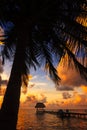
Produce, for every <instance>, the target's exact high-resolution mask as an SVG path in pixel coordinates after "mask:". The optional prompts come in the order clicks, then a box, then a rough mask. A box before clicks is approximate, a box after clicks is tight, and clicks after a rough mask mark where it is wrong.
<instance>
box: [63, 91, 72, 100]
mask: <svg viewBox="0 0 87 130" xmlns="http://www.w3.org/2000/svg"><path fill="white" fill-rule="evenodd" d="M62 96H63V99H69V98H71V97H72V95H71V94H70V93H69V92H63V93H62Z"/></svg>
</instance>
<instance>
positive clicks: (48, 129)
mask: <svg viewBox="0 0 87 130" xmlns="http://www.w3.org/2000/svg"><path fill="white" fill-rule="evenodd" d="M17 130H87V119H78V118H69V119H67V118H65V119H63V120H62V119H60V118H59V117H58V116H56V115H52V114H47V113H45V114H44V115H36V113H35V110H30V109H20V111H19V118H18V124H17Z"/></svg>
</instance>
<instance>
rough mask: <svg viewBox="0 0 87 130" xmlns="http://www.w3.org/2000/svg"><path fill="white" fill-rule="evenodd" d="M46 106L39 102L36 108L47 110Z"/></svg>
mask: <svg viewBox="0 0 87 130" xmlns="http://www.w3.org/2000/svg"><path fill="white" fill-rule="evenodd" d="M45 107H46V106H45V105H44V103H41V102H38V103H37V104H36V106H35V108H45Z"/></svg>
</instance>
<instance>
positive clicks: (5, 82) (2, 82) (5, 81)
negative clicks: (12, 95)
mask: <svg viewBox="0 0 87 130" xmlns="http://www.w3.org/2000/svg"><path fill="white" fill-rule="evenodd" d="M7 83H8V81H7V80H3V79H2V77H1V76H0V86H1V85H7Z"/></svg>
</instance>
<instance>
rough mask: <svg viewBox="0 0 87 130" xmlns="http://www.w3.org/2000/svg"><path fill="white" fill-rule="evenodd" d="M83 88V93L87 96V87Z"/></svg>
mask: <svg viewBox="0 0 87 130" xmlns="http://www.w3.org/2000/svg"><path fill="white" fill-rule="evenodd" d="M81 88H82V90H83V92H84V93H85V94H87V86H81Z"/></svg>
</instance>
